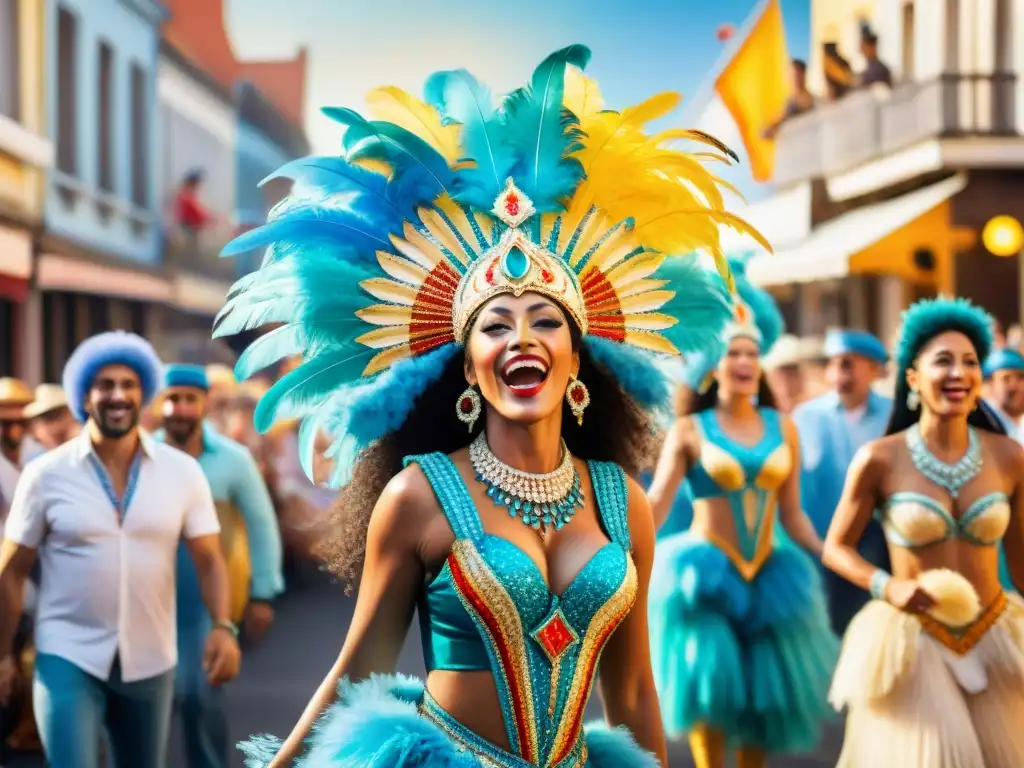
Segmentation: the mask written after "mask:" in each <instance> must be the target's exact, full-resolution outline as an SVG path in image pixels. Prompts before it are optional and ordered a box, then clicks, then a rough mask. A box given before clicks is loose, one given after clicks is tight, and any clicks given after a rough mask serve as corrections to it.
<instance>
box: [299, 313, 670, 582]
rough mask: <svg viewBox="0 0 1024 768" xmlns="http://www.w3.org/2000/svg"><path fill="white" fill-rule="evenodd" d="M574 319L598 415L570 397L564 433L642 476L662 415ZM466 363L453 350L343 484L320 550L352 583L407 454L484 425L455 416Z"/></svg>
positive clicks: (589, 455) (455, 444)
mask: <svg viewBox="0 0 1024 768" xmlns="http://www.w3.org/2000/svg"><path fill="white" fill-rule="evenodd" d="M570 327H571V329H572V332H573V346H574V348H575V349H577V350H578V351H579V356H580V369H579V373H578V378H579V379H580V381H582V382H584V383H585V384H586V386H587V389H588V390H590V405H589V406H588V408H587V411H588V413H589V415H590V418H585V419H584V420H583V425H582V426H580V425H579V424H578V423H577V421H576V418H575V417H574V416H573V415H572V412H571V411H570V409H569V405H568V403H566V402H564V401H563V404H562V437H563V438H564V439H565V443H566V445H567V446H568V448H569V451H570V452H571V453H572V454H573V455H575V456H578V457H579V458H581V459H585V460H597V461H611V462H615V463H616V464H618V465H619V466H620V467H622V468H623V469H624V470H625V471H626V473H627V474H629V475H631V476H633V477H636V476H638V475H639V473H640V472H641V471H643V469H644V468H646V467H647V466H649V465H650V464H651V462H652V460H653V458H656V456H655V454H656V452H657V450H658V448H659V445H660V444H659V439H658V434H657V428H656V425H655V422H654V418H653V417H652V416H651V415H650V414H648V413H647V412H646V411H644V410H643V409H642V408H641V407H640V406H639V405H638V404H637V403H636V402H635V401H634V400H633V398H632V397H630V396H629V395H628V394H626V392H625V391H624V390H623V389H622V387H621V386H620V385H619V383H618V380H617V379H616V378H615V376H613V375H612V374H611V372H609V371H608V370H607V369H606V368H604V367H603V366H601V365H600V364H599V363H597V361H596V360H595V359H594V357H593V356H592V355H591V354H590V352H589V350H588V349H587V347H586V345H584V344H581V343H580V334H579V331H578V329H577V328H576V327H575V326H574V325H573V324H571V323H570ZM464 363H465V356H464V354H457V355H455V356H454V357H453V358H452V360H451V361H450V362H449V363H448V365H447V367H446V368H445V369H444V372H443V373H442V374H441V377H440V378H439V379H438V381H437V382H436V383H435V384H433V385H432V386H431V387H429V388H428V389H427V390H426V391H425V392H424V393H423V394H422V395H421V396H420V397H419V399H418V400H417V401H416V404H415V407H414V408H413V409H412V411H411V412H410V414H409V417H408V418H407V419H406V420H405V423H404V424H402V426H401V427H399V428H398V429H397V430H395V431H394V432H391V433H389V434H387V435H385V436H384V437H383V438H381V439H380V440H378V441H377V442H376V443H374V444H373V445H372V446H370V448H368V449H367V450H366V452H365V453H364V454H363V455H362V456H361V457H360V459H359V461H358V463H357V464H356V466H355V467H354V470H353V474H352V480H351V482H349V483H348V485H346V486H345V487H344V488H342V489H341V491H340V492H339V494H338V498H337V499H336V500H335V503H334V506H333V507H332V509H331V512H330V515H329V518H328V520H327V521H326V531H327V535H326V536H324V537H323V538H322V539H321V543H320V544H319V545H318V546H317V548H316V554H317V555H318V556H319V557H320V558H322V560H323V561H324V563H325V564H326V566H327V568H328V570H330V571H331V572H332V573H333V574H334V575H335V576H336V577H338V578H339V579H340V580H341V581H343V582H344V583H345V585H346V588H347V589H348V590H351V589H352V588H353V587H355V586H356V585H357V584H358V581H359V576H360V574H361V573H362V567H363V559H364V557H365V554H366V531H367V528H368V526H369V522H370V515H371V514H372V513H373V508H374V506H375V505H376V503H377V499H378V498H379V497H380V495H381V493H382V492H383V491H384V487H385V486H386V485H387V484H388V482H389V481H390V480H391V478H393V477H394V476H395V475H396V474H398V473H399V472H400V471H401V470H402V459H403V458H405V457H406V456H413V455H417V454H424V453H431V452H435V451H436V452H440V453H444V454H450V453H454V452H455V451H458V450H460V449H462V448H465V447H466V446H467V445H469V443H470V442H471V441H472V440H473V438H475V437H476V436H477V435H478V434H479V433H480V432H481V431H482V430H483V426H484V425H483V422H484V418H481V419H480V420H479V421H477V423H476V425H475V427H474V429H473V432H472V433H471V434H467V431H466V425H465V424H463V423H462V422H461V421H459V420H458V419H457V418H456V416H455V403H456V401H457V400H458V397H459V395H461V394H462V392H463V391H464V390H465V389H466V378H465V373H464V371H465V367H464Z"/></svg>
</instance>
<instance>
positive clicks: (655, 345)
mask: <svg viewBox="0 0 1024 768" xmlns="http://www.w3.org/2000/svg"><path fill="white" fill-rule="evenodd" d="M626 343H627V344H632V345H633V346H635V347H640V348H641V349H648V350H650V351H651V352H660V353H661V354H663V355H678V354H679V350H678V349H677V348H676V345H675V344H673V343H672V342H671V341H669V340H668V339H666V338H665V337H664V336H662V335H661V334H660V333H652V332H651V331H631V330H629V329H626Z"/></svg>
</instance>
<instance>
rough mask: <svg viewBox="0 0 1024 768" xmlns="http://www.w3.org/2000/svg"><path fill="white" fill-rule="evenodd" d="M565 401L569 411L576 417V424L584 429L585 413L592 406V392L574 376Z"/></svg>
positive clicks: (567, 389) (566, 392) (566, 391)
mask: <svg viewBox="0 0 1024 768" xmlns="http://www.w3.org/2000/svg"><path fill="white" fill-rule="evenodd" d="M565 401H566V402H567V403H569V410H571V411H572V415H573V416H575V417H576V423H577V424H579V425H580V426H581V427H582V426H583V412H584V411H585V410H587V406H588V405H590V390H589V389H587V385H586V384H584V383H583V382H582V381H580V380H579V379H577V378H576V377H575V376H573V377H572V381H570V382H569V386H568V387H567V388H566V390H565Z"/></svg>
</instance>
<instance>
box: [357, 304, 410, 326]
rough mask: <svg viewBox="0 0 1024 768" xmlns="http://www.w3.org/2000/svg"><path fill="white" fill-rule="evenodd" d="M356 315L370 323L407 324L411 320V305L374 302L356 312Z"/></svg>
mask: <svg viewBox="0 0 1024 768" xmlns="http://www.w3.org/2000/svg"><path fill="white" fill-rule="evenodd" d="M356 317H358V318H359V319H360V320H363V321H365V322H367V323H369V324H370V325H408V324H409V321H410V320H412V307H400V306H397V305H395V304H374V305H373V306H372V307H366V308H365V309H360V310H358V311H357V312H356Z"/></svg>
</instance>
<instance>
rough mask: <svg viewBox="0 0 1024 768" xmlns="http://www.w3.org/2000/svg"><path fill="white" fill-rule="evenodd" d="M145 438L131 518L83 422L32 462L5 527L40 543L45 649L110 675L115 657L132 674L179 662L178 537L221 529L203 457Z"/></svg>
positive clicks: (39, 613)
mask: <svg viewBox="0 0 1024 768" xmlns="http://www.w3.org/2000/svg"><path fill="white" fill-rule="evenodd" d="M141 444H142V454H143V455H142V458H141V461H140V465H139V476H138V482H137V485H136V488H135V493H134V495H133V496H132V498H131V502H130V505H129V507H128V509H127V511H126V512H125V515H124V521H123V523H122V522H121V521H120V520H119V516H118V514H117V511H116V510H115V509H114V506H113V504H112V502H111V500H110V498H109V496H108V495H107V492H106V491H105V490H104V487H103V484H102V483H101V481H100V479H99V476H98V475H97V473H96V470H95V467H94V466H93V459H90V454H93V455H95V454H94V451H93V446H92V442H91V440H90V439H89V433H88V430H82V432H81V434H80V435H79V436H78V437H77V438H75V439H74V440H71V441H70V442H68V443H66V444H64V445H62V446H61V447H59V448H57V449H55V450H53V451H51V452H49V453H47V454H46V455H45V456H42V457H40V458H38V459H36V460H35V461H33V462H32V463H30V464H29V465H28V466H27V467H26V468H25V470H24V472H23V473H22V476H21V479H20V481H19V483H18V487H17V490H16V492H15V495H14V501H13V502H12V504H11V510H10V514H9V516H8V518H7V525H6V529H5V531H4V536H5V537H6V538H8V539H10V540H12V541H14V542H16V543H17V544H21V545H23V546H26V547H33V548H35V549H38V551H39V558H40V564H41V569H40V570H41V575H42V581H41V583H40V586H39V604H38V608H37V610H36V630H35V642H36V650H37V652H39V653H49V654H53V655H55V656H60V657H62V658H64V659H67V660H68V661H70V662H72V663H73V664H75V665H76V666H78V667H79V668H80V669H82V670H83V671H85V672H87V673H89V674H90V675H93V676H95V677H98V678H100V679H102V680H106V679H107V678H108V677H109V675H110V670H111V667H112V665H113V662H114V658H115V656H119V657H120V663H121V674H122V677H123V679H124V680H125V682H130V681H133V680H142V679H145V678H148V677H154V676H156V675H160V674H162V673H164V672H167V671H168V670H170V669H172V668H173V667H174V666H175V665H176V664H177V662H178V653H177V626H176V618H175V617H176V605H175V563H176V561H177V552H178V546H179V542H180V540H181V539H182V537H184V538H186V539H191V538H197V537H199V536H206V535H210V534H218V533H220V524H219V522H218V520H217V512H216V509H215V508H214V505H213V496H212V494H211V493H210V487H209V485H208V484H207V482H206V477H205V476H204V475H203V471H202V469H200V467H199V463H198V462H197V461H196V460H195V459H193V458H192V457H191V456H189V455H188V454H186V453H184V452H182V451H179V450H178V449H176V448H172V447H171V446H168V445H164V444H163V443H160V442H157V441H156V440H153V439H152V438H151V437H149V436H148V435H142V436H141Z"/></svg>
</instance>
